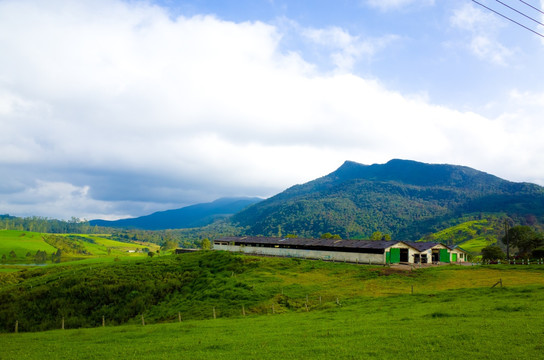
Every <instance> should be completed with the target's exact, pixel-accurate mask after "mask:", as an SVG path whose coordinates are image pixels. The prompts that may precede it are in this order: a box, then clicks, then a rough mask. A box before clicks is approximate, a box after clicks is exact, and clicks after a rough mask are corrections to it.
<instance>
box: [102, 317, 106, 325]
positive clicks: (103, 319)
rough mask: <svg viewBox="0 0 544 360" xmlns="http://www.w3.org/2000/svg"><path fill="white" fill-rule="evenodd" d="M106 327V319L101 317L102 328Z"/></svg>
mask: <svg viewBox="0 0 544 360" xmlns="http://www.w3.org/2000/svg"><path fill="white" fill-rule="evenodd" d="M104 326H106V317H105V316H104V315H102V327H104Z"/></svg>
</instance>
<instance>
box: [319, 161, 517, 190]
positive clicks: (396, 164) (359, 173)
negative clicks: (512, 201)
mask: <svg viewBox="0 0 544 360" xmlns="http://www.w3.org/2000/svg"><path fill="white" fill-rule="evenodd" d="M327 177H328V178H329V179H330V178H332V179H334V180H335V181H347V180H353V179H361V180H369V181H382V182H387V181H394V182H398V183H402V184H407V185H416V186H453V187H465V186H467V185H471V186H483V185H489V184H490V183H491V184H493V185H496V184H497V183H499V182H506V181H505V180H502V179H500V178H498V177H496V176H493V175H490V174H487V173H485V172H482V171H478V170H474V169H472V168H469V167H466V166H460V165H448V164H427V163H423V162H418V161H414V160H402V159H392V160H389V161H388V162H387V163H385V164H372V165H363V164H360V163H357V162H354V161H350V160H347V161H345V162H344V163H343V164H342V166H340V167H339V168H338V169H337V170H336V171H334V172H332V173H331V174H329V175H328V176H327Z"/></svg>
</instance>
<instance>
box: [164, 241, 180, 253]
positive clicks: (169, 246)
mask: <svg viewBox="0 0 544 360" xmlns="http://www.w3.org/2000/svg"><path fill="white" fill-rule="evenodd" d="M177 247H178V243H177V242H175V241H174V240H166V241H165V242H164V244H162V246H161V250H162V251H168V250H173V249H176V248H177Z"/></svg>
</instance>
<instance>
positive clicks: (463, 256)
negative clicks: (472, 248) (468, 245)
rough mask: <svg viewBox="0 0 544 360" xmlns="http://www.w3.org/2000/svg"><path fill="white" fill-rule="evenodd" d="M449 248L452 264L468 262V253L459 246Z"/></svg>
mask: <svg viewBox="0 0 544 360" xmlns="http://www.w3.org/2000/svg"><path fill="white" fill-rule="evenodd" d="M449 248H450V250H451V262H464V261H468V254H469V252H468V251H466V250H464V249H461V248H460V247H459V246H450V247H449Z"/></svg>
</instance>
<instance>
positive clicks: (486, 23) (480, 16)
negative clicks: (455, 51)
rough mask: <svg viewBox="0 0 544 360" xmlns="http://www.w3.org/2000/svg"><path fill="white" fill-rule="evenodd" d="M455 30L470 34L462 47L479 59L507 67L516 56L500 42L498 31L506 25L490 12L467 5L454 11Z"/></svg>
mask: <svg viewBox="0 0 544 360" xmlns="http://www.w3.org/2000/svg"><path fill="white" fill-rule="evenodd" d="M450 24H451V26H453V27H454V28H457V29H461V30H463V31H465V32H468V34H469V36H470V38H469V41H468V42H467V43H466V44H463V45H461V46H463V47H466V48H468V49H469V50H470V51H471V52H472V53H473V54H474V55H476V56H477V57H478V58H480V59H482V60H485V61H488V62H490V63H493V64H495V65H501V66H506V65H508V63H509V61H510V59H511V58H512V57H513V56H514V55H515V52H516V51H515V50H512V49H508V48H507V47H506V46H504V45H503V44H502V43H501V42H500V41H499V40H497V37H498V35H497V34H498V31H499V29H500V28H502V27H503V26H504V25H503V23H502V22H500V21H498V19H497V18H496V17H495V16H494V15H493V14H492V13H490V12H484V11H482V10H481V9H479V8H476V6H475V5H473V4H470V3H466V4H463V5H461V6H460V7H459V8H457V9H456V10H454V12H453V15H452V16H451V17H450Z"/></svg>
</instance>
